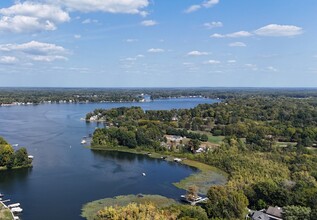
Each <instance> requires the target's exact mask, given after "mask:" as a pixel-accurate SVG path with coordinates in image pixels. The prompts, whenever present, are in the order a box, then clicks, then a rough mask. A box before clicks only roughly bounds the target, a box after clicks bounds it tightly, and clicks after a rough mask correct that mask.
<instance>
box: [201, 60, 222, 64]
mask: <svg viewBox="0 0 317 220" xmlns="http://www.w3.org/2000/svg"><path fill="white" fill-rule="evenodd" d="M219 63H220V61H219V60H208V61H206V62H204V64H219Z"/></svg>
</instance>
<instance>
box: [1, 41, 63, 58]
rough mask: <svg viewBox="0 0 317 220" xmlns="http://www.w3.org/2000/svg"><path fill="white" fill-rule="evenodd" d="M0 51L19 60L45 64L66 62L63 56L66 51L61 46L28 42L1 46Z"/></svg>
mask: <svg viewBox="0 0 317 220" xmlns="http://www.w3.org/2000/svg"><path fill="white" fill-rule="evenodd" d="M0 51H1V52H3V53H7V54H14V55H15V56H19V57H20V58H21V60H22V59H25V58H28V59H30V60H34V61H47V62H51V61H54V60H67V57H65V55H66V54H67V53H68V51H67V50H66V49H65V48H63V47H62V46H57V45H55V44H49V43H42V42H38V41H30V42H28V43H24V44H1V45H0ZM11 56H12V55H11Z"/></svg>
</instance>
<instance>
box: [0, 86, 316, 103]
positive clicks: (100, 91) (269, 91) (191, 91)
mask: <svg viewBox="0 0 317 220" xmlns="http://www.w3.org/2000/svg"><path fill="white" fill-rule="evenodd" d="M141 94H147V95H149V96H150V98H151V99H152V100H154V99H159V98H171V97H174V98H179V97H206V98H219V99H230V98H246V97H252V96H259V95H261V96H269V97H281V96H285V97H292V98H308V97H317V89H301V88H296V89H292V88H280V89H278V88H0V105H1V104H11V103H13V102H19V103H33V104H39V103H44V102H48V101H51V102H53V103H59V102H60V101H62V102H64V101H65V102H73V103H82V102H138V101H140V100H142V99H143V97H142V96H141Z"/></svg>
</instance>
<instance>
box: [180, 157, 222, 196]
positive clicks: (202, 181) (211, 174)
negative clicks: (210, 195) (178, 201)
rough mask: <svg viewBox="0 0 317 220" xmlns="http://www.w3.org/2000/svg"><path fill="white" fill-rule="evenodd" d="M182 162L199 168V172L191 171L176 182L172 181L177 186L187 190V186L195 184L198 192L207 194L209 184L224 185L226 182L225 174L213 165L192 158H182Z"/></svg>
mask: <svg viewBox="0 0 317 220" xmlns="http://www.w3.org/2000/svg"><path fill="white" fill-rule="evenodd" d="M182 164H185V165H188V166H191V167H195V168H197V169H199V172H198V173H193V174H192V175H190V176H189V177H187V178H185V179H183V180H181V181H180V182H178V183H174V185H175V186H176V187H178V188H181V189H185V190H187V189H188V187H189V186H191V185H196V186H197V187H198V188H199V193H200V194H202V195H207V192H208V189H209V188H210V186H211V185H224V184H226V182H227V174H226V173H225V172H222V171H221V170H219V169H217V168H215V167H213V166H209V165H207V164H204V163H200V162H197V161H194V160H183V161H182Z"/></svg>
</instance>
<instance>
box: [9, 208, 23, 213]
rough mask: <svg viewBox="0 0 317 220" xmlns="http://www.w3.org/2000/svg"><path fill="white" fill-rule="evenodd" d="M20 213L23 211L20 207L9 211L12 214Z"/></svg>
mask: <svg viewBox="0 0 317 220" xmlns="http://www.w3.org/2000/svg"><path fill="white" fill-rule="evenodd" d="M22 211H23V209H21V208H20V207H16V208H12V209H11V212H13V213H20V212H22Z"/></svg>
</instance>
